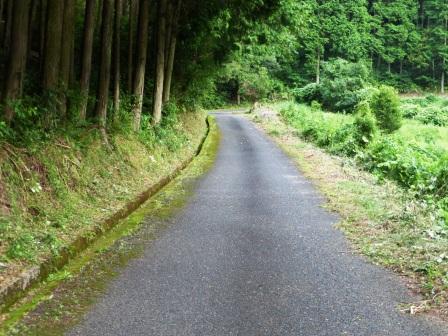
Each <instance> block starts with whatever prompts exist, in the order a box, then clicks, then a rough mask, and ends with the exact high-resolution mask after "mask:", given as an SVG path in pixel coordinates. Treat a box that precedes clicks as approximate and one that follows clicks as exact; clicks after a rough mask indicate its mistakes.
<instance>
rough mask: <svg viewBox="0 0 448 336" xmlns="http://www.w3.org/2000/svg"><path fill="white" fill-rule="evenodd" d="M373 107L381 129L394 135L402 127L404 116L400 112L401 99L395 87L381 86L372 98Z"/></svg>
mask: <svg viewBox="0 0 448 336" xmlns="http://www.w3.org/2000/svg"><path fill="white" fill-rule="evenodd" d="M371 107H372V109H373V112H374V113H375V116H376V119H377V121H378V126H379V127H380V128H381V129H383V130H384V131H386V132H388V133H392V132H394V131H396V130H398V129H399V128H400V127H401V124H402V121H403V116H402V114H401V110H400V98H399V97H398V94H397V92H396V91H395V89H394V88H393V87H390V86H386V85H382V86H380V87H379V90H378V92H377V93H375V94H374V95H373V97H372V101H371Z"/></svg>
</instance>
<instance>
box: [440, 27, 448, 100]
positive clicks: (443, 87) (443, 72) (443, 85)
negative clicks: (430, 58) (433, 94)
mask: <svg viewBox="0 0 448 336" xmlns="http://www.w3.org/2000/svg"><path fill="white" fill-rule="evenodd" d="M447 30H448V18H445V31H444V33H445V36H444V39H443V45H444V47H445V48H444V49H445V50H446V46H447V33H448V32H447ZM445 66H446V58H445V56H443V60H442V78H441V79H440V93H442V94H444V93H445V71H446V69H445Z"/></svg>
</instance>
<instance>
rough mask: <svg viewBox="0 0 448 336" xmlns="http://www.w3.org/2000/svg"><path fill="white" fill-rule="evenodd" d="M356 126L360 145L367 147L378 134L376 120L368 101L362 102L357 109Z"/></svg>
mask: <svg viewBox="0 0 448 336" xmlns="http://www.w3.org/2000/svg"><path fill="white" fill-rule="evenodd" d="M354 125H355V128H356V134H357V137H358V141H359V143H360V144H361V145H364V146H366V145H367V144H368V143H369V142H370V141H371V140H372V139H373V137H374V136H375V134H376V132H377V125H376V119H375V116H374V115H373V113H372V110H371V109H370V105H369V103H368V102H367V101H362V102H361V103H359V104H358V106H357V107H356V114H355V121H354Z"/></svg>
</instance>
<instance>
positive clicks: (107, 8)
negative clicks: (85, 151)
mask: <svg viewBox="0 0 448 336" xmlns="http://www.w3.org/2000/svg"><path fill="white" fill-rule="evenodd" d="M113 9H114V0H103V15H102V17H103V18H102V27H101V56H100V69H99V78H98V80H99V86H98V97H97V103H96V115H97V117H98V121H99V126H100V128H101V131H102V133H103V135H105V130H106V121H107V103H108V99H109V87H110V72H111V71H110V69H111V63H112V60H111V56H112V39H113V34H112V32H113V30H112V28H113V23H112V19H113V16H112V14H113ZM104 140H105V141H106V142H107V138H105V139H104Z"/></svg>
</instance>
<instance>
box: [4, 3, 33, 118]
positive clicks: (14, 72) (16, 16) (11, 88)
mask: <svg viewBox="0 0 448 336" xmlns="http://www.w3.org/2000/svg"><path fill="white" fill-rule="evenodd" d="M29 12H30V0H21V1H16V2H15V3H14V8H13V16H12V18H13V20H12V23H11V37H12V39H11V48H10V51H9V62H8V68H7V75H6V85H5V93H4V99H5V101H6V107H5V119H6V121H7V122H11V120H12V118H13V116H14V108H13V106H11V103H12V102H13V101H14V100H15V99H17V98H19V97H20V96H21V95H22V83H23V77H24V72H25V65H26V54H27V50H28V48H27V42H28V32H29V29H28V25H29Z"/></svg>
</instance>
